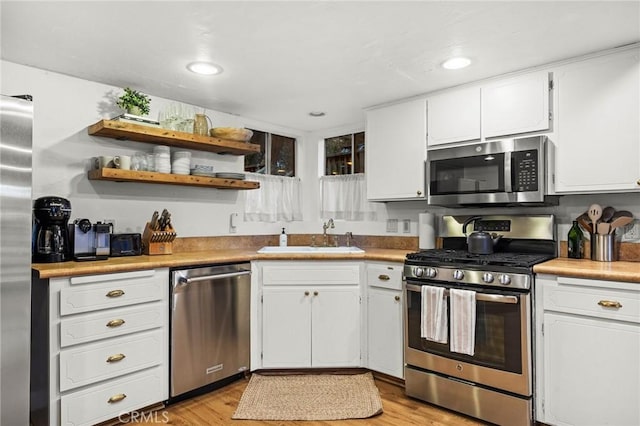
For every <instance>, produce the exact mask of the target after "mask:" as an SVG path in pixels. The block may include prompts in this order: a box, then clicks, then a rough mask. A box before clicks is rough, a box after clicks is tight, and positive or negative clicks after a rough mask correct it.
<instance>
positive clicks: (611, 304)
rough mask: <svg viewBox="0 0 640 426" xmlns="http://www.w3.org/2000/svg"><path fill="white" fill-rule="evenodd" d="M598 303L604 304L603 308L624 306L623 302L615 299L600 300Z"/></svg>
mask: <svg viewBox="0 0 640 426" xmlns="http://www.w3.org/2000/svg"><path fill="white" fill-rule="evenodd" d="M598 305H600V306H602V307H603V308H616V309H619V308H622V303H620V302H617V301H614V300H601V301H599V302H598Z"/></svg>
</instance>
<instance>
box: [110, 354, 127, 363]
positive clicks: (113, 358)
mask: <svg viewBox="0 0 640 426" xmlns="http://www.w3.org/2000/svg"><path fill="white" fill-rule="evenodd" d="M123 359H125V354H115V355H111V356H110V357H109V358H107V362H118V361H122V360H123Z"/></svg>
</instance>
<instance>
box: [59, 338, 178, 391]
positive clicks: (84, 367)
mask: <svg viewBox="0 0 640 426" xmlns="http://www.w3.org/2000/svg"><path fill="white" fill-rule="evenodd" d="M166 344H167V342H166V341H165V339H164V333H163V331H162V330H155V331H148V332H144V333H139V334H134V335H131V336H125V337H119V338H117V339H110V340H106V341H103V342H99V343H90V344H88V345H82V346H80V347H74V348H70V349H63V350H61V351H60V391H61V392H62V391H66V390H69V389H73V388H76V387H79V386H84V385H88V384H90V383H95V382H98V381H101V380H106V379H110V378H113V377H117V376H121V375H123V374H127V373H132V372H134V371H138V370H141V369H143V368H147V367H152V366H154V365H158V364H161V363H162V362H163V359H162V354H163V353H165V352H166V351H165V350H164V346H165V345H166ZM123 355H124V357H123ZM119 358H121V359H119Z"/></svg>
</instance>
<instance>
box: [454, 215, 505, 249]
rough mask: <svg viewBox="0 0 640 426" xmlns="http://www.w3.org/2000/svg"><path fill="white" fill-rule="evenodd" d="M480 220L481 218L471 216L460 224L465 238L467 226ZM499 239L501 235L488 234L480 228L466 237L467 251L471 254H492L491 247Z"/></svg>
mask: <svg viewBox="0 0 640 426" xmlns="http://www.w3.org/2000/svg"><path fill="white" fill-rule="evenodd" d="M480 219H482V217H481V216H471V217H470V218H468V219H467V220H465V221H464V223H463V224H462V233H463V234H464V235H465V236H467V225H469V224H470V223H472V222H475V221H477V220H480ZM500 238H502V235H497V234H490V233H488V232H486V231H484V230H483V229H482V228H481V229H480V230H478V231H473V232H472V233H471V234H470V235H468V236H467V250H469V253H471V254H491V253H493V246H494V245H495V244H496V243H497V242H498V241H499V240H500Z"/></svg>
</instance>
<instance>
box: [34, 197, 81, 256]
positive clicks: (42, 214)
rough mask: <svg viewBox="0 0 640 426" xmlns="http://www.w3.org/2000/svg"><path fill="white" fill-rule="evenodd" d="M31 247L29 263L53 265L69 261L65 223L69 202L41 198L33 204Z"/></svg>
mask: <svg viewBox="0 0 640 426" xmlns="http://www.w3.org/2000/svg"><path fill="white" fill-rule="evenodd" d="M33 216H34V219H35V220H34V228H33V246H32V252H31V261H32V262H34V263H53V262H65V261H67V260H71V254H70V253H71V251H70V247H69V234H68V232H67V223H68V221H69V218H70V217H71V202H69V200H67V199H65V198H61V197H55V196H52V197H41V198H38V199H37V200H35V201H34V202H33Z"/></svg>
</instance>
